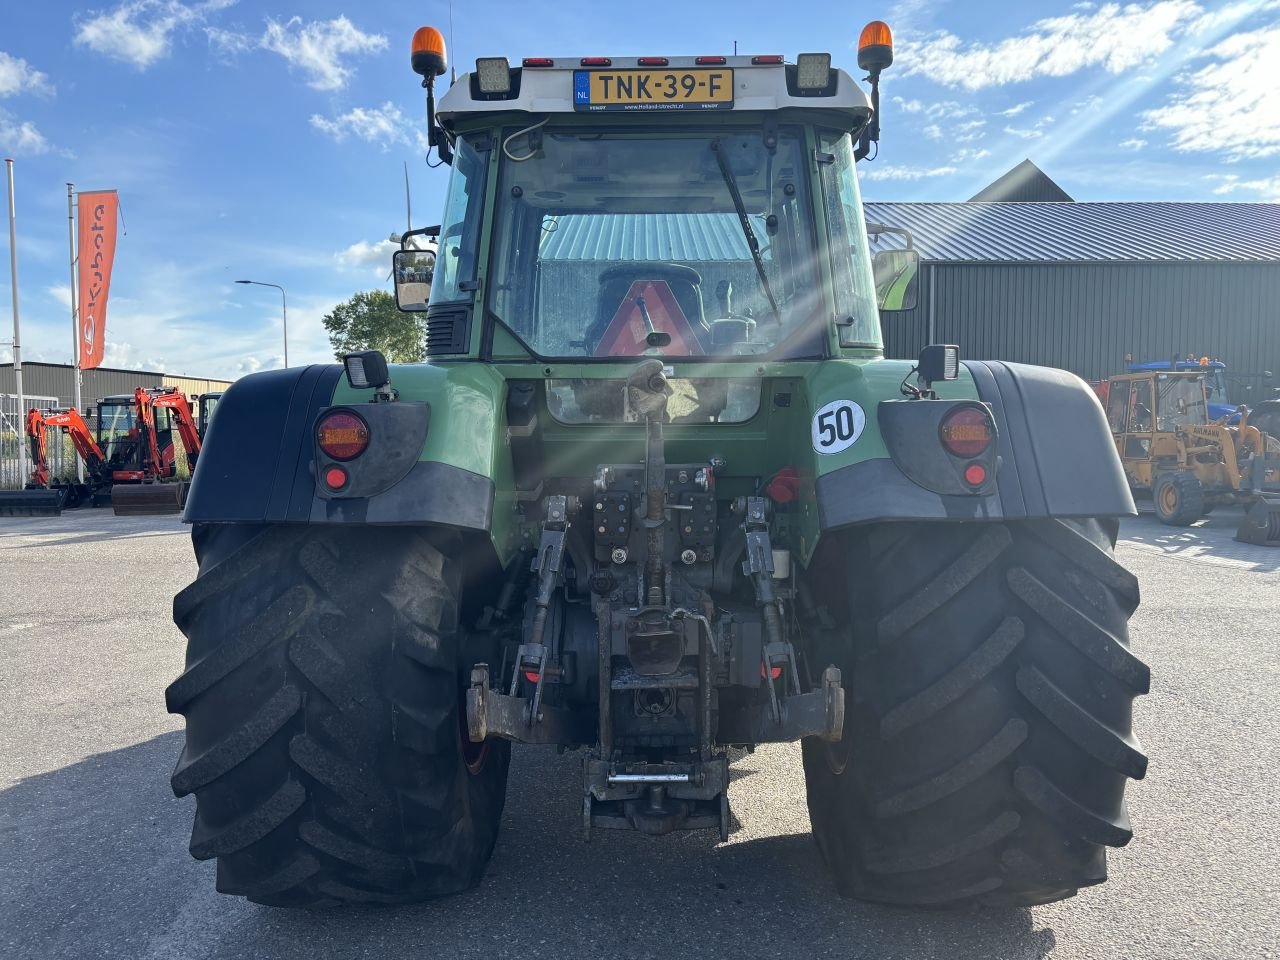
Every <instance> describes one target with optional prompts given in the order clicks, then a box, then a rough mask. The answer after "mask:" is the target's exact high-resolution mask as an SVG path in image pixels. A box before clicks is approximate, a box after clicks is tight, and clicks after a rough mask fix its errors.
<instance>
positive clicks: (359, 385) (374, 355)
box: [342, 350, 391, 390]
mask: <svg viewBox="0 0 1280 960" xmlns="http://www.w3.org/2000/svg"><path fill="white" fill-rule="evenodd" d="M342 365H343V366H344V367H346V368H347V382H348V383H350V384H351V386H352V388H354V389H356V390H368V389H369V388H370V387H373V388H375V389H377V388H378V387H384V386H386V385H387V384H388V383H390V382H391V374H390V371H389V370H388V369H387V358H386V357H384V356H383V355H382V351H380V350H362V351H360V352H359V353H348V354H347V355H346V356H345V357H343V358H342Z"/></svg>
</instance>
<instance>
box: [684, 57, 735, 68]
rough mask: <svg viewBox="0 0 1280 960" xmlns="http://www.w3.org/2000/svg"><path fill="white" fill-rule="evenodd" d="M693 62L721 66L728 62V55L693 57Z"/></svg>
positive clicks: (703, 65) (701, 64)
mask: <svg viewBox="0 0 1280 960" xmlns="http://www.w3.org/2000/svg"><path fill="white" fill-rule="evenodd" d="M693 62H694V63H696V64H698V65H699V66H702V67H723V66H724V65H725V64H726V63H728V62H729V58H728V57H694V58H693Z"/></svg>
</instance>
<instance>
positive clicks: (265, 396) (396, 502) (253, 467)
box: [183, 364, 494, 532]
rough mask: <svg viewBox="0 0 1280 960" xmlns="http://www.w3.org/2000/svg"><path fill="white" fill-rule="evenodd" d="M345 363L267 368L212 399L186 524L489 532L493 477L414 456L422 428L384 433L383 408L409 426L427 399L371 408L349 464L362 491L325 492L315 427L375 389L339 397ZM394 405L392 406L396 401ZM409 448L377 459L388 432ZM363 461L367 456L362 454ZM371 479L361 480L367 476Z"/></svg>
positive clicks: (419, 453) (354, 406) (420, 452)
mask: <svg viewBox="0 0 1280 960" xmlns="http://www.w3.org/2000/svg"><path fill="white" fill-rule="evenodd" d="M341 376H342V367H341V366H339V365H337V364H332V365H321V364H317V365H313V366H309V367H294V368H290V369H286V370H271V371H267V372H264V373H257V374H253V375H251V376H248V377H244V378H242V379H240V380H237V381H236V382H235V383H234V384H232V385H231V387H229V388H228V389H227V392H226V394H225V395H224V396H223V398H222V400H221V401H220V403H219V404H218V415H217V416H216V417H214V418H213V420H212V421H211V423H210V425H209V431H208V433H207V435H206V436H205V440H204V445H203V447H202V449H201V453H200V460H199V463H198V464H197V466H196V471H195V474H194V476H193V477H192V480H191V490H190V493H189V494H188V497H187V505H186V510H185V512H184V513H183V520H184V521H186V522H187V523H362V524H412V525H437V526H445V527H451V528H454V529H457V530H463V531H466V530H470V531H477V532H487V531H489V529H490V526H491V523H492V517H493V502H494V483H493V480H492V479H490V478H489V477H486V476H483V475H481V474H478V473H473V472H471V471H469V470H465V469H462V468H461V467H457V466H454V465H452V464H449V463H443V462H438V461H434V460H430V459H420V458H421V457H422V455H423V449H422V448H423V440H422V437H423V436H424V435H425V434H424V433H423V432H418V428H417V427H416V426H415V427H414V430H400V429H396V430H387V431H381V433H382V437H380V436H379V431H378V430H377V429H376V426H379V425H380V423H379V422H378V421H380V419H382V418H380V416H379V414H385V413H388V412H391V413H394V414H403V415H404V416H405V417H407V418H409V419H414V420H415V423H416V422H417V421H418V420H421V428H422V431H425V430H426V425H427V421H426V419H425V418H423V417H422V416H421V411H422V409H423V408H427V407H429V406H430V405H429V404H426V403H419V404H405V406H404V408H402V409H401V410H395V411H386V410H382V411H377V410H374V411H368V413H369V416H368V419H370V421H371V422H373V423H374V425H375V430H374V431H373V432H372V434H371V438H370V453H369V454H368V462H367V465H366V464H360V462H359V461H352V462H351V463H350V464H349V466H350V467H351V471H352V474H353V476H356V477H358V478H359V479H360V481H361V483H360V484H359V485H355V486H353V489H352V490H351V491H347V492H356V493H362V494H367V495H362V496H345V497H344V496H334V495H321V494H320V492H319V491H318V489H317V487H318V484H317V454H316V449H315V426H316V421H317V419H318V417H319V416H320V414H321V412H322V411H324V410H325V409H327V408H328V407H330V406H334V405H335V404H337V401H338V399H341V400H346V401H347V402H346V403H342V404H340V405H342V406H347V407H351V408H352V409H356V410H357V411H359V410H361V409H363V408H364V407H365V406H368V407H373V406H375V405H372V404H367V400H368V398H369V397H370V396H371V391H366V392H365V394H363V395H362V396H361V400H362V401H365V402H363V403H359V404H356V403H352V402H351V398H350V397H348V396H343V397H341V398H337V399H336V398H335V392H339V381H340V378H341ZM397 406H398V405H397ZM387 437H390V438H392V442H398V445H402V441H403V440H404V438H405V437H409V438H411V439H412V442H413V444H414V445H415V446H416V449H414V450H400V449H396V450H394V451H391V452H392V453H394V454H395V457H394V462H388V458H387V457H385V456H383V454H385V453H387V451H386V450H382V449H381V448H380V446H379V445H380V444H382V443H383V442H384V439H385V438H387ZM361 459H363V457H362V458H361ZM366 480H367V481H368V482H365V481H366Z"/></svg>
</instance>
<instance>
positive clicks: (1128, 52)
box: [895, 0, 1204, 90]
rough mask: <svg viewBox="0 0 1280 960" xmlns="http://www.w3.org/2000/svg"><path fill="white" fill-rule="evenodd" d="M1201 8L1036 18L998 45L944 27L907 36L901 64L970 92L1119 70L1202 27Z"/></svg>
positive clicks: (1110, 8) (1106, 9)
mask: <svg viewBox="0 0 1280 960" xmlns="http://www.w3.org/2000/svg"><path fill="white" fill-rule="evenodd" d="M1203 12H1204V11H1203V10H1202V8H1201V7H1200V6H1199V5H1198V4H1196V3H1194V2H1192V0H1155V2H1148V3H1130V4H1127V5H1125V6H1123V7H1122V6H1120V5H1119V4H1117V3H1108V4H1105V5H1104V6H1102V7H1099V8H1098V9H1096V10H1081V11H1080V12H1078V13H1070V14H1067V15H1065V16H1059V17H1049V18H1046V19H1043V20H1038V21H1036V22H1035V23H1033V24H1032V25H1031V27H1030V28H1029V29H1028V30H1026V31H1024V32H1023V33H1022V34H1020V35H1018V36H1015V37H1006V38H1005V39H1002V40H998V41H995V42H993V43H984V42H981V41H978V42H973V43H968V44H966V43H964V42H963V41H962V40H961V39H960V38H959V37H958V36H956V35H955V34H954V33H951V32H949V31H946V30H943V31H939V32H936V33H933V34H931V35H929V36H927V37H925V38H924V39H922V40H906V41H904V42H903V43H901V44H900V51H899V53H898V55H897V57H895V62H896V63H901V64H902V65H903V68H904V69H903V73H904V74H906V75H908V76H909V75H911V74H917V73H918V74H923V75H924V76H926V77H928V78H929V79H931V80H935V81H937V82H938V83H942V84H946V85H947V86H952V87H964V88H966V89H968V90H980V89H982V88H984V87H992V86H1002V85H1004V84H1009V83H1018V82H1022V81H1026V80H1031V79H1032V78H1034V77H1065V76H1069V75H1071V74H1073V73H1076V72H1078V71H1080V70H1083V69H1086V68H1090V67H1092V68H1100V69H1103V70H1106V71H1107V72H1108V73H1113V74H1118V73H1122V72H1124V71H1125V70H1129V69H1131V68H1133V67H1137V66H1140V65H1142V64H1143V63H1146V62H1147V61H1149V60H1151V59H1153V58H1155V57H1157V56H1159V55H1160V54H1162V53H1164V52H1165V51H1166V50H1168V49H1169V48H1170V47H1171V46H1173V44H1174V41H1175V39H1176V38H1177V36H1178V35H1179V34H1180V33H1182V32H1184V31H1186V30H1187V29H1190V28H1195V27H1198V26H1199V18H1200V17H1201V16H1202V15H1203Z"/></svg>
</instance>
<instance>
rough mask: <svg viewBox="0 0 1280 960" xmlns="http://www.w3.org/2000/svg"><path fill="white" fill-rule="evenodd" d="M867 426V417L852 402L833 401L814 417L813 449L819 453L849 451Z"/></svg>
mask: <svg viewBox="0 0 1280 960" xmlns="http://www.w3.org/2000/svg"><path fill="white" fill-rule="evenodd" d="M866 425H867V415H866V414H865V413H863V412H862V408H861V407H860V406H858V405H857V404H856V403H854V402H853V401H852V400H832V401H831V402H830V403H828V404H827V405H826V406H824V407H822V408H821V409H820V410H818V412H817V413H815V414H814V415H813V449H815V450H817V451H818V452H819V453H839V452H840V451H841V450H848V449H849V448H850V447H851V446H853V445H854V443H856V442H857V440H858V438H859V437H860V436H862V428H863V427H865V426H866Z"/></svg>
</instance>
